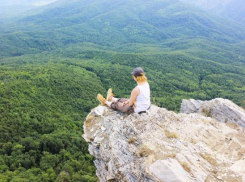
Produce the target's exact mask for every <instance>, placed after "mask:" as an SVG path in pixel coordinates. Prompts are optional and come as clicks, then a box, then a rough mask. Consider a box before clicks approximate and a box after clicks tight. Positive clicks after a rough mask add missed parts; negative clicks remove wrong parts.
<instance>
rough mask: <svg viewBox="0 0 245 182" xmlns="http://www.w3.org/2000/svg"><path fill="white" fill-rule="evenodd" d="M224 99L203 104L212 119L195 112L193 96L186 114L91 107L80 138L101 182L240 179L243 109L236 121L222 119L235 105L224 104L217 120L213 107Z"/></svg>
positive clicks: (243, 147)
mask: <svg viewBox="0 0 245 182" xmlns="http://www.w3.org/2000/svg"><path fill="white" fill-rule="evenodd" d="M184 102H185V103H187V105H188V102H187V100H186V101H184ZM227 102H228V101H227V100H224V101H223V100H222V99H219V100H218V101H212V102H211V101H210V102H209V103H211V105H210V106H209V107H208V103H206V104H205V108H210V109H211V110H212V112H211V117H210V116H209V117H207V116H205V114H204V113H199V112H198V111H200V107H201V105H204V104H203V103H202V101H197V102H194V100H192V101H191V103H195V104H193V105H194V106H193V105H192V108H191V109H190V110H191V112H195V113H191V112H190V110H188V114H186V113H179V114H176V113H174V112H172V111H168V110H166V109H164V108H159V107H157V106H154V105H153V106H152V107H151V108H150V110H148V111H147V113H143V114H140V115H139V114H131V115H125V114H123V113H120V112H117V111H113V110H112V109H109V108H107V107H105V106H98V107H96V108H94V109H93V110H92V111H91V112H90V113H89V115H88V116H87V118H86V121H85V122H84V135H83V138H84V139H85V140H86V141H87V142H88V143H89V152H90V154H91V155H93V156H94V157H95V161H94V163H95V166H96V168H97V171H96V174H97V176H98V178H99V179H100V181H102V182H104V181H119V182H123V181H128V182H131V181H132V182H133V181H137V182H138V181H147V182H153V181H154V182H155V181H198V182H199V181H217V180H220V179H222V180H223V181H242V180H244V178H245V177H244V176H245V171H244V169H245V164H244V160H245V156H244V151H245V128H244V127H242V126H243V125H242V124H241V123H242V121H243V119H245V118H243V117H244V116H245V112H244V113H243V111H244V110H242V109H239V116H238V117H241V120H239V122H236V123H235V124H230V122H229V121H227V122H223V119H225V118H227V120H229V119H231V116H226V114H229V113H230V111H231V110H234V108H239V107H238V106H236V105H235V104H234V105H235V106H234V105H233V103H232V105H231V106H232V109H230V110H229V109H227V108H226V107H229V106H230V105H225V108H226V110H225V112H223V115H222V120H221V121H220V122H219V120H218V119H217V117H218V116H219V114H217V113H218V112H216V111H215V110H216V109H217V108H218V109H219V110H220V108H222V106H219V104H222V105H223V106H224V103H227ZM213 103H215V104H213ZM187 105H184V104H183V103H182V108H183V107H185V108H186V110H187V108H188V107H189V106H187ZM197 108H198V109H197ZM226 111H229V112H226ZM182 112H184V109H182ZM243 114H244V115H243ZM213 115H214V116H215V117H214V118H213ZM237 115H238V114H233V116H237ZM231 123H234V120H233V119H232V121H231ZM237 124H239V125H237Z"/></svg>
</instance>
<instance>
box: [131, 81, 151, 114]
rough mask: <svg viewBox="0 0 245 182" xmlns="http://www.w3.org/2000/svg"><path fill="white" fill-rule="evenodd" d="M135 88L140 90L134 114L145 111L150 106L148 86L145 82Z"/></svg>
mask: <svg viewBox="0 0 245 182" xmlns="http://www.w3.org/2000/svg"><path fill="white" fill-rule="evenodd" d="M137 87H138V88H139V90H140V94H139V95H138V96H137V97H136V104H135V105H136V107H135V108H134V112H136V113H138V112H141V111H146V110H147V109H149V107H150V105H151V99H150V86H149V84H148V83H147V82H146V83H145V84H143V85H138V86H137Z"/></svg>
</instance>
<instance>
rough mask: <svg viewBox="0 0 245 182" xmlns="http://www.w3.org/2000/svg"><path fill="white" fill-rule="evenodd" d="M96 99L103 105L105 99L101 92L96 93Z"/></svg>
mask: <svg viewBox="0 0 245 182" xmlns="http://www.w3.org/2000/svg"><path fill="white" fill-rule="evenodd" d="M97 99H98V101H100V103H101V104H102V105H105V101H106V99H105V98H104V97H103V96H102V95H101V94H98V95H97Z"/></svg>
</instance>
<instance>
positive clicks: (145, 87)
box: [97, 67, 151, 114]
mask: <svg viewBox="0 0 245 182" xmlns="http://www.w3.org/2000/svg"><path fill="white" fill-rule="evenodd" d="M131 74H132V76H133V79H134V80H135V81H136V82H137V86H136V87H135V88H134V89H133V90H132V92H131V96H130V99H125V98H115V97H113V96H114V95H113V93H112V89H111V88H110V89H109V90H108V92H107V97H106V99H105V98H104V97H103V96H102V95H101V94H98V95H97V99H98V100H99V101H100V103H101V104H102V105H107V106H108V107H110V108H112V109H114V110H117V111H121V112H124V113H127V114H130V113H133V112H134V113H139V114H141V113H144V112H146V110H148V109H149V108H150V106H151V101H150V86H149V84H148V82H147V78H146V76H145V72H144V70H143V69H142V68H140V67H137V68H135V69H134V70H133V72H132V73H131Z"/></svg>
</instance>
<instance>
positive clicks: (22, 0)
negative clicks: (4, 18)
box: [0, 0, 57, 7]
mask: <svg viewBox="0 0 245 182" xmlns="http://www.w3.org/2000/svg"><path fill="white" fill-rule="evenodd" d="M55 1H57V0H0V6H4V7H8V6H20V5H21V6H28V5H29V6H42V5H46V4H49V3H52V2H55Z"/></svg>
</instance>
